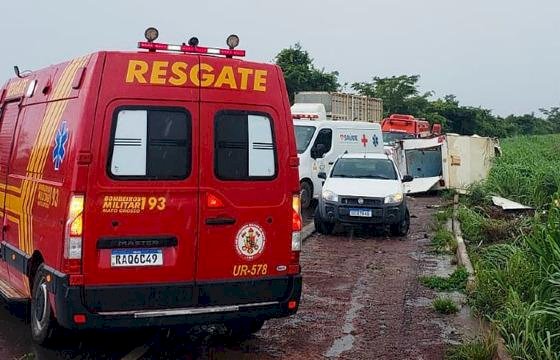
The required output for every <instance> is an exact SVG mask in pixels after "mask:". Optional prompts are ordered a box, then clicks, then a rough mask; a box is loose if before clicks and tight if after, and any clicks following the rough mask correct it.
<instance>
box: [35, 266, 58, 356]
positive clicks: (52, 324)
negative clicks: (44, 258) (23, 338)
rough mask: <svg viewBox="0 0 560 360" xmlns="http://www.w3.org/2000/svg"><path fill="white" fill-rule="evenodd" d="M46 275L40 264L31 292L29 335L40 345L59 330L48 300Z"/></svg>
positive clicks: (46, 342)
mask: <svg viewBox="0 0 560 360" xmlns="http://www.w3.org/2000/svg"><path fill="white" fill-rule="evenodd" d="M46 277H47V275H46V272H45V271H44V266H43V265H40V266H39V269H37V274H36V275H35V279H34V281H33V292H32V293H31V337H32V338H33V340H34V341H35V342H36V343H38V344H40V345H46V344H48V343H50V342H52V340H53V339H54V338H55V337H56V335H57V332H58V330H59V327H58V324H57V323H56V320H55V318H54V316H53V313H52V308H51V304H50V301H49V292H48V290H47V279H46Z"/></svg>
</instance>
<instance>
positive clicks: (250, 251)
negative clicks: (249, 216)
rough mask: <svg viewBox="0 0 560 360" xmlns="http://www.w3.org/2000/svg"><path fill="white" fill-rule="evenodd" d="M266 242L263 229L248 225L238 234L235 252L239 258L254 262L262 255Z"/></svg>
mask: <svg viewBox="0 0 560 360" xmlns="http://www.w3.org/2000/svg"><path fill="white" fill-rule="evenodd" d="M265 242H266V237H265V235H264V231H263V229H262V228H261V227H260V226H258V225H256V224H247V225H245V226H243V227H242V228H241V229H240V230H239V232H237V236H236V237H235V250H236V251H237V253H238V254H239V256H241V257H243V258H245V259H247V260H253V259H255V258H257V257H259V256H260V255H261V254H262V252H263V250H264V245H265Z"/></svg>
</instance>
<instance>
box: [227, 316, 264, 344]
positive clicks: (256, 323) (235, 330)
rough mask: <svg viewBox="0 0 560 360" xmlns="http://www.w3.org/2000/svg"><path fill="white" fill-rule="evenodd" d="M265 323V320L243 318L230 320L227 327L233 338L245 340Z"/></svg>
mask: <svg viewBox="0 0 560 360" xmlns="http://www.w3.org/2000/svg"><path fill="white" fill-rule="evenodd" d="M263 325H264V320H258V319H242V320H237V321H231V322H228V323H227V324H226V328H227V330H228V333H229V337H230V338H231V339H232V340H245V339H247V338H248V337H250V336H251V335H252V334H254V333H256V332H258V331H259V330H260V329H261V328H262V327H263Z"/></svg>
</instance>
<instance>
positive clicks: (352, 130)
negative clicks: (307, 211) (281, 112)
mask: <svg viewBox="0 0 560 360" xmlns="http://www.w3.org/2000/svg"><path fill="white" fill-rule="evenodd" d="M294 128H295V133H296V143H297V151H298V156H299V180H300V184H301V203H302V207H304V208H306V207H308V206H309V204H310V203H311V200H312V199H313V198H319V195H320V194H321V187H322V184H323V180H321V179H319V178H318V177H317V174H318V173H319V172H327V173H328V172H329V170H330V168H331V166H332V164H333V163H334V161H335V160H336V159H337V158H338V157H339V156H340V155H342V154H344V153H345V152H349V153H378V154H382V153H383V152H384V150H383V135H382V133H381V125H379V124H378V123H370V122H364V121H311V120H294Z"/></svg>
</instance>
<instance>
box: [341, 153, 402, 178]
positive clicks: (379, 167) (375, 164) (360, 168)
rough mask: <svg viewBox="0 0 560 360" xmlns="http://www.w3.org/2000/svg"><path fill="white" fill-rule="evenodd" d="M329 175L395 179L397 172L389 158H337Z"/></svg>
mask: <svg viewBox="0 0 560 360" xmlns="http://www.w3.org/2000/svg"><path fill="white" fill-rule="evenodd" d="M331 177H333V178H360V179H382V180H397V172H396V171H395V167H394V166H393V162H392V161H391V160H389V159H368V158H366V159H344V158H342V159H338V161H337V162H336V163H335V164H334V167H333V170H332V173H331Z"/></svg>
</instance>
